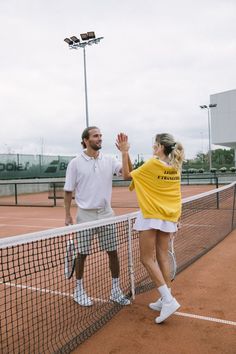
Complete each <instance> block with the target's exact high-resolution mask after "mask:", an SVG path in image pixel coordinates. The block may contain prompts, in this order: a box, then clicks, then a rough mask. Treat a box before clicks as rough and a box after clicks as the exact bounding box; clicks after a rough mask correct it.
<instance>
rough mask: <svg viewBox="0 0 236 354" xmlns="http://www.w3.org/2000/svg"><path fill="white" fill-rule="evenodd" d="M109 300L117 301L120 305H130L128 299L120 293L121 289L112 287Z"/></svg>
mask: <svg viewBox="0 0 236 354" xmlns="http://www.w3.org/2000/svg"><path fill="white" fill-rule="evenodd" d="M110 300H112V301H114V302H117V303H118V304H120V305H123V306H127V305H130V300H129V299H127V297H126V296H125V295H124V294H123V293H122V291H121V289H119V288H118V289H112V290H111V296H110Z"/></svg>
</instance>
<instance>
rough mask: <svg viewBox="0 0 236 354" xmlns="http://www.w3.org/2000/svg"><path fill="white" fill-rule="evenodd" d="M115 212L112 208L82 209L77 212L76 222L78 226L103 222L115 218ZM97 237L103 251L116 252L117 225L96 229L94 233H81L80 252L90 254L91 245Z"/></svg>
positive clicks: (86, 231)
mask: <svg viewBox="0 0 236 354" xmlns="http://www.w3.org/2000/svg"><path fill="white" fill-rule="evenodd" d="M114 215H115V214H114V211H113V210H112V209H111V208H106V209H105V208H101V209H80V208H78V210H77V215H76V221H77V223H78V224H81V223H83V222H89V221H95V220H101V219H105V218H110V217H113V216H114ZM95 236H97V237H98V242H99V247H100V250H101V251H108V252H110V251H115V250H116V249H117V237H116V228H115V224H111V225H104V226H100V227H96V228H95V229H94V230H93V231H91V230H84V231H81V232H80V233H79V237H78V252H79V253H81V254H90V252H91V243H92V241H93V240H94V238H95Z"/></svg>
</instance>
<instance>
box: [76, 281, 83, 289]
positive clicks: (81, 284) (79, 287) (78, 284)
mask: <svg viewBox="0 0 236 354" xmlns="http://www.w3.org/2000/svg"><path fill="white" fill-rule="evenodd" d="M76 287H77V289H78V290H79V291H82V290H84V288H83V279H76Z"/></svg>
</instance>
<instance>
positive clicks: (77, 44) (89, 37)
mask: <svg viewBox="0 0 236 354" xmlns="http://www.w3.org/2000/svg"><path fill="white" fill-rule="evenodd" d="M80 37H81V40H82V42H81V41H80V39H79V38H77V37H76V36H72V37H70V38H65V39H64V41H65V42H66V43H67V44H68V45H69V49H78V48H83V52H84V90H85V112H86V127H88V126H89V114H88V92H87V73H86V52H85V48H86V46H87V45H93V44H98V43H99V42H100V41H101V39H103V38H104V37H98V38H96V36H95V33H94V32H86V33H81V34H80Z"/></svg>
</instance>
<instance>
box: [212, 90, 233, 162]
mask: <svg viewBox="0 0 236 354" xmlns="http://www.w3.org/2000/svg"><path fill="white" fill-rule="evenodd" d="M210 103H211V104H217V106H216V108H214V109H211V140H212V143H213V144H215V145H222V146H227V147H230V148H232V149H234V152H235V154H234V156H235V166H236V90H230V91H225V92H220V93H216V94H214V95H210Z"/></svg>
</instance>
